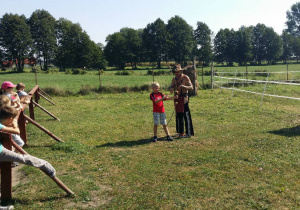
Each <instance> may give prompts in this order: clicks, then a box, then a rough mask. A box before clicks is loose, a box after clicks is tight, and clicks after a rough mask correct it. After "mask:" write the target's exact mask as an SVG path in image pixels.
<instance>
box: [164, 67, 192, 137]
mask: <svg viewBox="0 0 300 210" xmlns="http://www.w3.org/2000/svg"><path fill="white" fill-rule="evenodd" d="M182 71H183V69H182V68H181V65H180V64H177V65H175V66H174V67H173V70H172V72H173V73H174V74H175V77H174V78H173V79H172V83H171V85H170V87H169V88H170V93H171V94H172V93H173V92H174V91H175V94H178V100H177V101H176V102H175V103H174V106H175V111H176V132H177V137H179V138H181V137H182V138H189V137H191V136H194V129H193V122H192V117H191V113H190V109H189V96H188V92H189V90H193V85H192V82H191V80H190V78H189V77H188V76H187V75H185V74H183V72H182ZM184 124H185V133H184Z"/></svg>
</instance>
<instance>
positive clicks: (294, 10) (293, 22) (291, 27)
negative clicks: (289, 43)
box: [285, 2, 300, 37]
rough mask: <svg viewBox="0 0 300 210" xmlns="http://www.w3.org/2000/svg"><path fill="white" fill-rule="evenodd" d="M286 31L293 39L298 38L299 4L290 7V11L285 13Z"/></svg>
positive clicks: (299, 34)
mask: <svg viewBox="0 0 300 210" xmlns="http://www.w3.org/2000/svg"><path fill="white" fill-rule="evenodd" d="M286 17H287V21H286V22H285V24H286V25H287V27H288V28H287V29H286V31H287V32H288V33H290V34H291V35H292V36H294V37H299V36H300V2H297V3H296V4H293V5H292V6H291V11H287V12H286Z"/></svg>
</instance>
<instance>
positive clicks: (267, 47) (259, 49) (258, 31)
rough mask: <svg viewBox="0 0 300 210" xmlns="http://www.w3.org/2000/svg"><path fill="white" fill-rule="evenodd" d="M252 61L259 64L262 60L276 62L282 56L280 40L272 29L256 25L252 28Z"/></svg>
mask: <svg viewBox="0 0 300 210" xmlns="http://www.w3.org/2000/svg"><path fill="white" fill-rule="evenodd" d="M252 45H253V55H254V61H256V62H258V64H261V62H262V61H263V60H267V61H268V62H269V63H274V62H276V61H277V60H278V59H279V58H280V56H281V55H282V40H281V38H280V36H279V35H278V34H277V33H276V32H275V31H274V29H273V28H272V27H266V26H265V25H264V24H260V23H258V24H257V25H256V26H255V27H254V28H253V43H252Z"/></svg>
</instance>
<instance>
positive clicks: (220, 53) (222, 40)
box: [214, 29, 227, 64]
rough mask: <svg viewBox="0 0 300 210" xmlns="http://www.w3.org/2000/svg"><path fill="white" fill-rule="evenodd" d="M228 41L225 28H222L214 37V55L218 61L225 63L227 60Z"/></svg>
mask: <svg viewBox="0 0 300 210" xmlns="http://www.w3.org/2000/svg"><path fill="white" fill-rule="evenodd" d="M226 45H227V41H226V34H225V31H224V29H220V30H219V31H218V33H217V34H216V36H215V39H214V55H215V61H216V62H217V63H222V64H223V63H224V62H226V54H225V49H226Z"/></svg>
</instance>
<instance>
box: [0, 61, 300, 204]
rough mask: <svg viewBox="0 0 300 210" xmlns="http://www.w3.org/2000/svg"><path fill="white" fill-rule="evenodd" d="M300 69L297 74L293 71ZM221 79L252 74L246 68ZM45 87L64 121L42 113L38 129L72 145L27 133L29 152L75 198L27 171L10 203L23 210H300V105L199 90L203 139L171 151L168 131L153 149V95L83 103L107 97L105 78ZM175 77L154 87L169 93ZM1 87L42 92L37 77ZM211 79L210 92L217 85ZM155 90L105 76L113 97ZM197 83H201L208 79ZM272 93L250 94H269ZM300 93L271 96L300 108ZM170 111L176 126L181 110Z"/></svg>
mask: <svg viewBox="0 0 300 210" xmlns="http://www.w3.org/2000/svg"><path fill="white" fill-rule="evenodd" d="M299 67H300V65H289V66H288V68H289V71H297V70H298V69H299ZM215 69H217V70H218V71H219V72H221V71H231V72H235V71H236V69H237V71H240V72H244V71H245V67H240V68H237V67H236V68H232V67H231V68H225V67H216V68H215ZM205 70H207V71H209V70H210V68H207V69H205ZM255 70H259V71H262V70H266V71H286V66H285V65H276V66H261V67H248V71H255ZM129 71H130V70H129ZM198 71H201V70H200V69H198ZM274 75H275V74H274ZM37 77H38V84H39V86H40V87H41V88H42V89H45V90H52V91H53V89H55V90H56V92H55V91H53V93H54V94H53V95H51V96H52V99H51V100H52V101H53V102H54V103H55V105H52V104H51V103H49V102H47V101H46V100H44V99H42V98H41V100H40V101H39V104H40V105H41V106H43V107H44V108H46V109H47V110H48V111H50V112H51V113H52V114H54V115H55V116H56V117H58V118H60V119H61V121H57V120H54V119H53V118H52V117H51V116H49V115H47V114H46V113H44V112H43V111H41V110H39V109H38V108H35V118H36V121H37V122H38V123H39V124H41V125H42V126H44V127H45V128H47V129H49V130H50V131H51V132H52V133H53V134H55V135H56V136H58V137H60V138H61V139H62V140H63V141H64V142H65V143H60V142H57V141H55V140H54V139H52V138H51V137H50V136H48V135H47V134H45V133H43V132H42V131H41V130H39V129H38V128H36V127H35V126H34V125H32V124H28V125H27V136H28V146H27V147H25V148H24V149H25V150H26V151H27V152H28V153H30V154H32V155H35V156H37V157H40V158H43V159H46V160H48V161H49V162H50V163H51V164H52V165H53V166H54V167H55V168H56V170H57V177H58V178H59V179H61V180H62V181H63V183H64V184H65V185H66V186H68V187H69V188H70V189H71V190H72V191H73V192H74V193H75V196H71V197H69V196H67V195H66V193H65V192H64V191H63V190H61V189H60V188H59V187H57V185H56V184H55V183H54V182H53V181H52V180H51V179H50V178H49V177H47V176H45V174H43V173H41V172H40V171H39V170H37V169H36V168H33V167H28V166H24V167H22V168H21V167H20V168H21V169H20V171H21V173H22V176H21V177H22V179H21V182H20V183H19V184H18V185H17V186H15V187H14V188H13V200H12V201H11V202H10V203H9V204H11V205H14V206H15V209H297V208H299V207H300V172H299V166H300V153H299V148H300V141H299V140H300V118H299V117H300V112H299V105H300V101H299V100H291V99H281V98H274V97H267V96H265V97H264V98H263V100H262V96H261V95H255V94H247V93H242V92H237V91H232V90H226V89H223V90H220V89H209V88H203V89H202V88H200V89H199V90H198V95H197V96H195V97H192V98H191V99H190V109H191V114H192V119H193V123H194V129H195V136H194V137H191V138H187V139H176V140H174V141H173V142H168V141H165V139H164V137H165V135H164V132H163V129H162V127H159V133H158V134H159V138H160V141H158V142H156V143H154V142H151V137H152V136H153V121H152V102H151V101H150V100H149V94H150V92H151V91H150V90H142V91H136V92H131V91H125V92H120V93H106V92H104V93H99V92H97V91H90V92H89V91H87V92H85V93H86V94H79V92H80V90H82V89H83V88H85V89H92V88H98V87H99V85H100V84H99V75H97V72H90V73H88V74H86V75H66V74H63V73H56V74H54V73H53V74H51V73H49V74H41V73H39V74H38V75H37ZM172 77H173V76H172V75H165V76H156V77H155V80H156V81H158V82H159V83H161V85H162V90H161V91H162V92H163V93H167V90H166V88H167V86H168V85H169V83H170V81H171V79H172ZM255 77H256V78H261V79H263V78H264V79H265V78H266V77H264V76H255ZM294 78H295V79H297V78H299V76H298V75H297V74H295V76H294ZM0 79H1V81H5V80H9V81H12V82H13V83H18V82H23V83H25V84H26V90H27V91H29V90H30V89H31V88H33V87H34V85H35V74H34V73H19V74H9V73H6V74H0ZM204 79H205V82H206V83H207V84H209V83H210V76H205V78H204ZM270 79H271V77H270ZM152 80H153V77H152V76H151V75H148V76H147V75H146V70H144V71H142V70H141V71H132V72H131V75H129V76H121V75H120V76H117V75H114V72H113V71H109V72H104V73H103V75H101V85H102V86H104V87H114V86H117V87H125V86H127V87H134V86H141V85H149V84H151V82H152ZM198 82H199V83H201V82H202V81H201V76H199V77H198ZM231 85H232V84H230V85H229V86H231ZM229 86H228V87H229ZM264 87H265V86H264V84H262V85H249V86H244V87H241V88H243V89H247V88H250V89H251V90H255V91H260V92H262V91H263V89H264ZM298 87H299V86H297V87H294V86H284V85H267V86H266V93H271V91H273V92H272V93H274V94H277V95H288V96H293V97H298V98H300V91H299V90H300V89H299V88H298ZM57 90H64V91H66V90H68V91H69V92H70V93H71V92H72V93H73V94H69V95H68V96H62V95H60V94H55V93H57ZM164 105H165V108H166V115H167V119H169V118H170V117H171V115H172V112H173V109H174V107H173V104H172V101H166V102H164ZM27 113H28V111H27ZM168 127H169V130H170V132H171V134H175V133H176V131H175V120H174V117H173V119H172V120H171V121H170V124H169V126H168Z"/></svg>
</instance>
